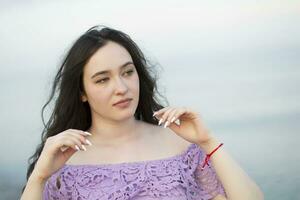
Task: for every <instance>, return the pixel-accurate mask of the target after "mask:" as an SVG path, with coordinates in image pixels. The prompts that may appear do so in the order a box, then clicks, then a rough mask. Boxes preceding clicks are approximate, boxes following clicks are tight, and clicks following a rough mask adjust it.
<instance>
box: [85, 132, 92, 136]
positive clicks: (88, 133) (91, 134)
mask: <svg viewBox="0 0 300 200" xmlns="http://www.w3.org/2000/svg"><path fill="white" fill-rule="evenodd" d="M84 133H85V134H87V135H92V134H90V133H89V132H87V131H84Z"/></svg>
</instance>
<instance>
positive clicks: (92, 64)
mask: <svg viewBox="0 0 300 200" xmlns="http://www.w3.org/2000/svg"><path fill="white" fill-rule="evenodd" d="M128 61H132V58H131V56H130V54H129V52H128V51H127V50H126V49H125V48H124V47H123V46H121V45H119V44H118V43H116V42H113V41H108V42H107V43H106V44H105V45H104V46H103V47H101V48H100V49H98V50H97V51H96V53H95V54H94V55H93V56H92V57H91V58H90V59H89V61H88V63H87V64H86V66H85V69H84V71H85V72H86V73H87V74H92V73H94V72H97V71H99V70H116V69H117V68H118V67H119V66H121V65H122V64H124V63H126V62H128Z"/></svg>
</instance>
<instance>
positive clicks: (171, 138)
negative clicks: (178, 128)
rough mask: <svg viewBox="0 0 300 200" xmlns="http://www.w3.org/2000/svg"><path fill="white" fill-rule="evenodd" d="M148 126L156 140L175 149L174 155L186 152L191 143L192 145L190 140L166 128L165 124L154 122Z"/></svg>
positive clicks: (172, 149)
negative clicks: (160, 124)
mask: <svg viewBox="0 0 300 200" xmlns="http://www.w3.org/2000/svg"><path fill="white" fill-rule="evenodd" d="M147 126H148V129H149V130H150V134H151V135H152V136H154V140H156V141H157V142H158V141H159V143H160V144H162V146H164V147H167V148H169V149H170V150H171V151H173V154H174V155H176V154H179V153H181V152H184V151H185V150H186V149H187V148H188V147H189V145H191V143H190V142H188V141H186V140H185V139H183V138H182V137H180V136H179V135H177V134H176V133H175V132H174V131H173V130H172V129H170V128H164V127H163V126H158V125H154V124H148V125H147Z"/></svg>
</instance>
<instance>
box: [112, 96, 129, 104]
mask: <svg viewBox="0 0 300 200" xmlns="http://www.w3.org/2000/svg"><path fill="white" fill-rule="evenodd" d="M130 100H132V99H130V98H127V99H122V100H120V101H118V102H117V103H114V104H113V105H114V106H115V105H117V104H119V103H123V102H126V101H130Z"/></svg>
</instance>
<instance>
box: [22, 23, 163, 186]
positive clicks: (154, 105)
mask: <svg viewBox="0 0 300 200" xmlns="http://www.w3.org/2000/svg"><path fill="white" fill-rule="evenodd" d="M108 41H114V42H117V43H118V44H120V45H122V46H123V47H124V48H126V50H127V51H128V52H129V54H130V55H131V57H132V60H133V63H134V65H135V67H136V70H137V73H138V76H139V80H140V83H139V84H140V95H139V103H138V106H137V109H136V112H135V114H134V117H135V119H137V120H142V121H145V122H148V123H151V124H155V125H157V119H156V118H155V117H153V116H152V114H153V111H156V110H158V109H161V108H163V107H165V106H163V105H161V103H159V99H160V97H162V100H164V103H165V104H166V105H167V104H168V101H167V99H166V98H164V97H163V96H162V95H161V94H160V93H159V92H158V90H157V85H156V83H157V79H158V76H157V73H156V72H155V70H154V65H152V64H150V62H149V61H148V60H147V59H146V58H145V56H144V54H143V53H142V51H141V50H140V48H139V47H138V46H137V44H136V43H135V42H134V41H133V40H132V39H131V38H130V37H129V36H128V35H127V34H125V33H123V32H121V31H119V30H115V29H112V28H109V27H106V26H94V27H92V28H90V29H89V30H87V31H86V32H85V33H84V34H83V35H82V36H80V37H79V38H78V39H77V40H76V41H75V42H74V44H73V45H72V46H71V48H70V50H69V51H68V52H67V54H66V56H65V58H64V59H63V62H62V64H61V66H60V68H59V69H58V72H57V74H56V76H55V78H54V81H53V85H52V90H51V93H50V96H49V99H48V100H47V102H46V103H45V105H44V106H43V107H42V111H41V116H42V121H43V124H44V129H43V131H42V135H41V143H40V144H39V145H38V146H37V148H36V150H35V152H34V154H33V155H32V156H31V157H30V158H29V159H28V164H29V166H28V169H27V174H26V179H27V180H28V178H29V177H30V175H31V173H32V171H33V169H34V166H35V164H36V162H37V160H38V159H39V156H40V154H41V152H42V150H43V147H44V144H45V142H46V139H47V138H48V137H51V136H54V135H56V134H58V133H60V132H62V131H64V130H66V129H70V128H72V129H79V130H87V129H88V128H89V127H90V126H91V111H90V107H89V104H88V102H82V101H81V94H82V93H83V92H84V87H83V68H84V66H85V65H86V64H87V62H88V61H89V59H90V58H91V56H93V54H94V53H95V52H96V51H97V50H98V49H99V48H101V47H103V46H104V45H105V44H106V43H107V42H108ZM56 94H57V98H54V96H55V95H56ZM54 99H55V103H54V109H53V111H52V113H51V115H50V117H49V120H48V122H47V123H45V120H44V111H45V108H46V107H47V106H48V105H49V103H50V102H51V101H52V100H54ZM24 189H25V186H24V187H23V190H22V191H24Z"/></svg>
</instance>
